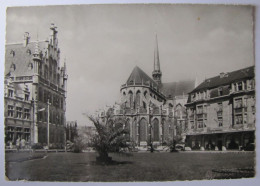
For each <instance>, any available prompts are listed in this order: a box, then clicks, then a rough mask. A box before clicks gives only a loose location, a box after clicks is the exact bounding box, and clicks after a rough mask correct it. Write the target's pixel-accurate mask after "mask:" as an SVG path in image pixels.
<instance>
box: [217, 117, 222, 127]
mask: <svg viewBox="0 0 260 186" xmlns="http://www.w3.org/2000/svg"><path fill="white" fill-rule="evenodd" d="M218 126H219V127H222V126H223V119H222V117H219V118H218Z"/></svg>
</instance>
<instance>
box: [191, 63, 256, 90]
mask: <svg viewBox="0 0 260 186" xmlns="http://www.w3.org/2000/svg"><path fill="white" fill-rule="evenodd" d="M254 69H255V67H254V66H250V67H247V68H244V69H240V70H236V71H232V72H227V73H225V74H224V73H223V74H222V76H221V75H218V76H215V77H212V78H209V79H206V80H205V81H204V82H202V83H201V84H200V85H199V86H197V87H196V88H195V89H194V90H193V91H192V92H196V91H198V90H202V89H211V88H215V87H219V86H223V85H227V84H230V83H232V82H235V81H239V80H242V79H247V78H253V77H254V76H255V72H254ZM192 92H191V93H192Z"/></svg>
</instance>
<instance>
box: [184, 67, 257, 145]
mask: <svg viewBox="0 0 260 186" xmlns="http://www.w3.org/2000/svg"><path fill="white" fill-rule="evenodd" d="M255 103H256V102H255V74H254V66H251V67H248V68H245V69H241V70H237V71H233V72H228V73H220V75H219V76H216V77H212V78H209V79H206V80H205V81H204V82H202V83H201V84H200V85H199V86H198V87H196V88H195V89H194V90H193V91H191V92H190V93H189V98H188V102H187V104H186V107H187V113H188V130H187V132H186V136H187V139H186V141H187V145H188V146H189V147H191V148H192V149H200V150H205V149H206V150H232V149H244V148H247V146H248V145H250V144H252V143H254V138H255V134H254V132H255Z"/></svg>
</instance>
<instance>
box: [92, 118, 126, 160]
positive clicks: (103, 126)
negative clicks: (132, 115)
mask: <svg viewBox="0 0 260 186" xmlns="http://www.w3.org/2000/svg"><path fill="white" fill-rule="evenodd" d="M88 118H89V119H90V121H92V122H93V124H94V125H95V127H96V130H97V133H96V135H94V137H93V138H92V143H93V146H94V148H95V149H96V151H97V152H98V154H99V157H97V161H101V162H105V163H106V162H110V161H111V160H112V158H111V157H109V156H108V153H109V152H119V151H120V149H121V148H126V147H128V144H127V143H126V137H125V134H128V133H129V131H128V130H126V129H124V127H123V125H124V124H125V123H126V120H125V118H113V117H112V115H111V114H107V116H106V118H105V121H104V122H101V120H100V118H94V117H92V116H88Z"/></svg>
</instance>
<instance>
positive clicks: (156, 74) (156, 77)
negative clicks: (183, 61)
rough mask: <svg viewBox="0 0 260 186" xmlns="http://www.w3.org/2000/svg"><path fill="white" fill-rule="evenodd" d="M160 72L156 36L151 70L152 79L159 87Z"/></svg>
mask: <svg viewBox="0 0 260 186" xmlns="http://www.w3.org/2000/svg"><path fill="white" fill-rule="evenodd" d="M161 77H162V72H161V70H160V58H159V47H158V40H157V34H156V36H155V49H154V70H153V79H154V81H156V82H157V83H158V84H159V85H160V84H161V83H162V82H161Z"/></svg>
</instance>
